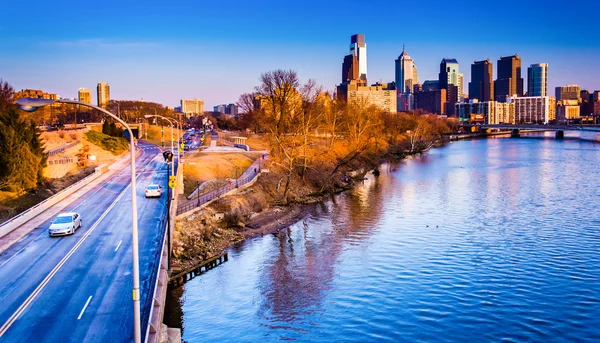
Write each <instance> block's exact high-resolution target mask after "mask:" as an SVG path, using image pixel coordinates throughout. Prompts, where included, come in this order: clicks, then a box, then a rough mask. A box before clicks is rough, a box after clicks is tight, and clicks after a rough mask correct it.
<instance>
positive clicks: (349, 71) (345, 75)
mask: <svg viewBox="0 0 600 343" xmlns="http://www.w3.org/2000/svg"><path fill="white" fill-rule="evenodd" d="M358 76H359V75H358V58H357V57H356V55H353V54H350V55H346V56H345V57H344V63H342V83H343V82H350V81H352V80H356V79H358Z"/></svg>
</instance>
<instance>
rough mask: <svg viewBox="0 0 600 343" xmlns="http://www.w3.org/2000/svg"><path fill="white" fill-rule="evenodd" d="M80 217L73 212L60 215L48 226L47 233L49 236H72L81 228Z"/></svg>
mask: <svg viewBox="0 0 600 343" xmlns="http://www.w3.org/2000/svg"><path fill="white" fill-rule="evenodd" d="M81 224H82V221H81V215H79V213H75V212H66V213H61V214H59V215H58V216H56V218H55V219H54V221H53V222H52V224H50V227H49V228H48V233H49V234H50V236H64V235H72V234H74V233H75V230H77V229H79V228H80V227H81Z"/></svg>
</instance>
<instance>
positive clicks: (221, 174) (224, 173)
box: [183, 152, 260, 196]
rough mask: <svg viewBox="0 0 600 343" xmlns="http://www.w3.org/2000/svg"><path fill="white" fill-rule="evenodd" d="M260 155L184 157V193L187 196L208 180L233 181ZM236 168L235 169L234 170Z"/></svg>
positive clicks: (198, 154) (199, 154) (201, 153)
mask: <svg viewBox="0 0 600 343" xmlns="http://www.w3.org/2000/svg"><path fill="white" fill-rule="evenodd" d="M259 156H260V154H256V153H251V152H246V153H243V152H239V153H238V152H236V153H207V152H196V153H193V154H191V155H190V156H188V157H186V161H185V167H184V168H185V169H184V173H183V174H184V180H183V184H184V193H185V196H189V195H190V194H191V193H192V192H193V190H194V189H196V187H197V186H198V183H202V182H205V181H208V180H224V179H228V178H231V179H234V178H236V177H237V176H239V175H241V174H242V173H243V172H244V171H245V170H246V169H247V168H248V167H249V166H250V165H251V164H252V162H254V160H256V159H257V158H258V157H259ZM236 167H237V169H236Z"/></svg>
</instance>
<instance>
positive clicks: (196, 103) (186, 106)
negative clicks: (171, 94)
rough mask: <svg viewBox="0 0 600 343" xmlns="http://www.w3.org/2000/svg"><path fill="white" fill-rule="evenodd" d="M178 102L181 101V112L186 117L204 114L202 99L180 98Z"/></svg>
mask: <svg viewBox="0 0 600 343" xmlns="http://www.w3.org/2000/svg"><path fill="white" fill-rule="evenodd" d="M180 103H181V113H183V114H185V115H186V117H193V116H197V115H202V114H204V100H200V99H194V100H185V99H181V102H180Z"/></svg>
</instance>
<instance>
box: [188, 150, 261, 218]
mask: <svg viewBox="0 0 600 343" xmlns="http://www.w3.org/2000/svg"><path fill="white" fill-rule="evenodd" d="M266 157H267V155H266V154H265V155H263V156H261V157H259V158H258V159H257V160H256V161H254V162H253V163H252V164H251V165H250V167H248V169H246V171H244V173H242V175H241V176H240V177H238V178H237V179H235V180H231V181H229V183H228V184H226V185H225V186H221V187H219V188H217V189H214V190H212V191H210V192H208V193H206V194H202V195H199V196H198V197H196V198H195V199H192V200H190V201H187V202H185V203H182V204H180V205H179V206H177V215H180V214H182V213H185V212H188V211H191V210H193V209H195V208H197V207H200V206H202V205H204V204H206V203H207V202H209V201H212V200H214V199H217V198H220V197H221V196H223V195H225V194H227V193H229V192H230V191H232V190H234V189H236V188H239V187H242V186H244V185H245V184H247V183H249V182H251V181H252V180H254V179H255V178H256V177H257V176H258V174H259V173H260V171H261V169H262V165H263V163H264V161H265V159H266Z"/></svg>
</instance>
